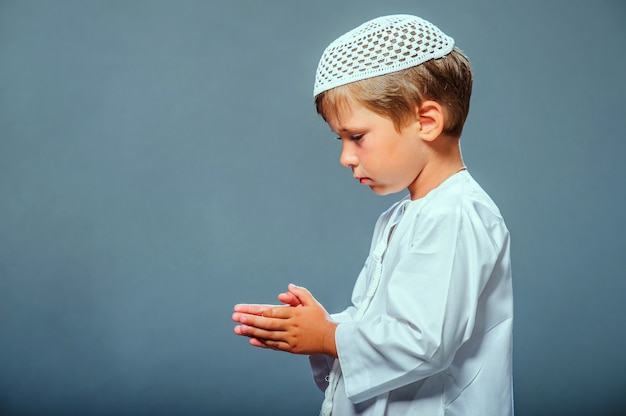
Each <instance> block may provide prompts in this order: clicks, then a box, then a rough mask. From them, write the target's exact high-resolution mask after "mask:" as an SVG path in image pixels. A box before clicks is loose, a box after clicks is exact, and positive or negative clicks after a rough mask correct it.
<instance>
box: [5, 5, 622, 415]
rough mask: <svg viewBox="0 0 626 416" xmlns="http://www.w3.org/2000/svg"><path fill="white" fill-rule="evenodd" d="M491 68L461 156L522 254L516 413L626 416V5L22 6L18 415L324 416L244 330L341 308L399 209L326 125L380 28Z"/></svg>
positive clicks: (17, 62) (516, 253) (10, 329)
mask: <svg viewBox="0 0 626 416" xmlns="http://www.w3.org/2000/svg"><path fill="white" fill-rule="evenodd" d="M392 13H411V14H417V15H420V16H422V17H425V18H426V19H428V20H431V21H432V22H433V23H435V24H437V25H438V26H440V27H441V28H442V29H443V30H444V31H446V32H447V33H448V34H450V35H451V36H453V37H454V38H455V39H456V40H457V44H458V46H460V47H461V48H462V49H463V50H464V51H465V52H466V53H467V54H468V55H469V56H470V58H471V60H472V63H473V66H474V70H475V79H476V81H475V93H474V96H473V102H472V111H471V112H470V117H469V121H468V124H467V125H466V130H465V133H464V136H463V140H462V143H463V151H464V156H465V160H466V163H467V165H468V167H469V169H470V171H471V172H472V174H473V175H474V176H475V177H476V178H477V179H478V180H479V182H481V184H482V185H483V186H484V188H486V189H487V191H488V192H489V193H490V194H491V195H492V197H493V198H494V199H495V201H496V202H497V203H498V204H499V206H500V208H501V210H502V212H503V214H504V216H505V218H506V219H507V223H508V225H509V228H510V230H511V232H512V236H513V253H512V254H513V265H514V273H515V275H514V278H515V295H516V305H515V306H516V321H515V341H516V343H515V393H516V411H517V414H518V415H522V416H524V415H575V414H581V415H583V414H592V413H593V414H604V415H609V414H620V413H621V412H620V409H621V410H622V411H623V410H624V409H626V399H625V398H624V392H625V391H626V359H625V358H624V351H625V350H626V330H625V329H626V328H625V324H624V318H625V317H626V313H625V312H626V308H625V302H624V300H623V299H624V291H625V290H626V281H625V255H626V250H625V247H626V241H625V235H626V220H625V217H624V208H623V204H624V201H625V198H626V186H625V181H624V178H625V174H624V167H625V164H624V151H625V149H626V145H625V138H624V131H626V111H625V110H626V106H625V105H624V99H625V97H626V83H625V82H624V78H623V76H624V68H626V56H625V54H624V51H625V50H626V49H625V46H624V41H626V24H625V23H626V6H625V4H624V2H622V1H618V0H615V1H593V2H592V1H526V2H520V1H486V0H483V1H471V2H470V1H441V2H434V1H417V0H413V1H399V0H398V1H385V2H382V1H369V0H368V1H330V0H317V1H284V2H280V1H265V2H261V1H227V0H224V1H211V2H209V1H78V0H76V1H66V0H63V1H60V0H59V1H54V2H52V1H43V0H42V1H7V0H2V1H0V198H1V203H0V414H3V415H110V414H115V415H172V414H179V415H207V414H220V415H244V414H262V415H265V414H267V415H294V414H298V415H300V414H302V415H313V414H316V412H317V410H318V408H319V404H320V403H321V400H322V393H321V392H319V391H318V390H317V389H316V388H315V386H314V384H313V382H312V380H311V378H310V371H309V369H308V364H307V360H306V358H304V357H301V356H293V355H288V354H281V353H277V352H274V351H265V350H258V349H254V348H251V347H249V346H248V345H247V343H246V340H244V339H241V338H239V337H236V336H235V335H233V334H232V327H233V324H232V322H231V320H230V314H231V311H232V306H233V304H235V303H238V302H275V296H276V294H277V293H279V292H280V291H283V290H285V288H286V286H287V284H288V283H289V282H294V283H297V284H300V285H303V286H306V287H308V288H309V289H311V291H313V293H314V294H315V295H316V296H317V298H318V299H319V300H320V301H321V302H322V303H323V304H324V305H325V306H326V307H327V309H328V310H330V311H337V310H339V309H341V308H343V307H344V306H345V305H346V303H347V302H348V300H349V296H350V290H351V287H352V284H353V282H354V279H355V277H356V274H357V273H358V271H359V269H360V266H361V264H362V261H363V260H364V258H365V255H366V251H367V248H368V246H369V240H370V236H371V232H372V227H373V224H374V221H375V220H376V217H377V216H378V214H379V213H380V212H381V211H382V210H384V209H385V208H386V207H387V206H388V205H390V204H391V203H392V202H393V201H395V200H396V199H398V198H400V195H393V196H389V197H379V196H376V195H374V194H372V193H371V192H370V191H369V189H368V188H366V187H360V186H359V185H358V184H356V183H355V182H354V181H353V180H352V178H351V175H350V173H349V172H348V171H347V170H345V169H343V168H341V167H340V166H339V164H338V156H339V150H340V149H339V143H338V142H337V141H336V140H334V137H333V135H332V134H331V133H330V131H329V130H328V128H327V127H326V126H325V124H324V123H323V122H322V121H321V119H319V118H318V117H317V115H316V114H315V111H314V108H313V106H312V97H311V94H312V80H313V76H314V72H315V68H316V65H317V61H318V59H319V56H320V54H321V52H322V51H323V49H324V48H325V46H326V45H327V44H328V43H330V42H331V41H332V40H334V39H335V38H336V37H337V36H339V35H341V34H342V33H344V32H345V31H347V30H349V29H351V28H353V27H355V26H357V25H358V24H360V23H362V22H364V21H365V20H368V19H371V18H373V17H376V16H378V15H382V14H392Z"/></svg>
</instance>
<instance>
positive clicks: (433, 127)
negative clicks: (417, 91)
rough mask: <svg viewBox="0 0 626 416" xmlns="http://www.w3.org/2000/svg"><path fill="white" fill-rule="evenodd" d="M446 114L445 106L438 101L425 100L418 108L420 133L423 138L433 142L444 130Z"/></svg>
mask: <svg viewBox="0 0 626 416" xmlns="http://www.w3.org/2000/svg"><path fill="white" fill-rule="evenodd" d="M444 119H445V114H444V112H443V107H442V106H441V105H440V104H439V103H437V102H436V101H424V102H422V104H421V105H420V106H419V107H418V108H417V121H418V122H419V127H418V129H419V134H420V137H421V138H422V139H423V140H426V141H428V142H432V141H434V140H435V139H437V137H439V136H441V133H442V132H443V123H444Z"/></svg>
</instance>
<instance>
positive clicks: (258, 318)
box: [233, 285, 338, 358]
mask: <svg viewBox="0 0 626 416" xmlns="http://www.w3.org/2000/svg"><path fill="white" fill-rule="evenodd" d="M279 299H281V301H283V302H285V301H287V303H288V304H289V305H291V306H296V307H290V306H271V305H246V304H241V305H236V306H235V313H234V314H233V320H234V321H235V322H239V323H240V325H238V326H236V327H235V334H237V335H243V336H247V337H249V338H250V344H251V345H253V346H255V347H262V348H272V349H275V350H280V351H287V352H291V353H294V354H308V355H311V354H325V355H328V356H331V357H334V358H337V347H336V345H335V329H336V328H337V325H338V324H337V323H336V322H335V321H333V320H332V318H331V317H330V315H329V314H328V312H326V309H324V307H323V306H322V305H321V304H320V303H319V302H318V301H317V300H316V299H315V298H314V297H313V295H311V293H310V292H309V291H308V290H306V289H304V288H301V287H297V286H295V285H289V291H288V292H286V293H283V294H281V295H279Z"/></svg>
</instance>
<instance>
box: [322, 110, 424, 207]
mask: <svg viewBox="0 0 626 416" xmlns="http://www.w3.org/2000/svg"><path fill="white" fill-rule="evenodd" d="M346 104H347V105H346V106H342V111H339V113H338V114H332V115H329V116H328V117H326V119H327V120H328V124H329V126H330V128H331V129H332V130H333V131H334V132H335V133H337V135H338V136H339V137H338V139H340V140H341V142H342V146H343V149H342V152H341V157H340V159H339V162H340V163H341V164H342V165H343V166H345V167H349V168H351V169H352V174H353V176H354V178H355V179H356V180H358V181H359V182H360V183H361V184H363V185H368V186H369V187H370V188H371V189H372V191H374V192H375V193H377V194H380V195H386V194H390V193H394V192H399V191H402V190H403V189H407V188H408V189H409V191H411V190H412V188H414V186H412V185H414V184H415V183H416V180H417V177H418V175H419V173H420V172H421V170H422V168H423V167H424V164H425V163H426V155H427V153H428V152H427V150H426V146H425V143H424V142H423V140H422V139H421V138H420V135H419V122H418V121H417V119H416V120H415V121H412V122H411V123H409V124H408V125H407V126H406V127H404V128H403V129H402V130H401V131H400V132H398V131H397V130H396V128H395V126H394V124H393V122H392V121H391V120H390V119H388V118H385V117H383V116H381V115H379V114H377V113H374V112H373V111H371V110H369V109H368V108H366V107H365V106H363V105H362V104H360V103H358V102H357V101H355V100H351V99H348V101H347V103H346Z"/></svg>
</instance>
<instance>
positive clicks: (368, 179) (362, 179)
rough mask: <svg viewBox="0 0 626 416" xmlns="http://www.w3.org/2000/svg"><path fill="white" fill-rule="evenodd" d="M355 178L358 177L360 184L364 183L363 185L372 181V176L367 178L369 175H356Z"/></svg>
mask: <svg viewBox="0 0 626 416" xmlns="http://www.w3.org/2000/svg"><path fill="white" fill-rule="evenodd" d="M354 179H356V180H357V181H359V183H360V184H363V185H365V184H367V183H369V182H371V181H372V180H371V179H370V178H367V177H362V178H359V177H355V178H354Z"/></svg>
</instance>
